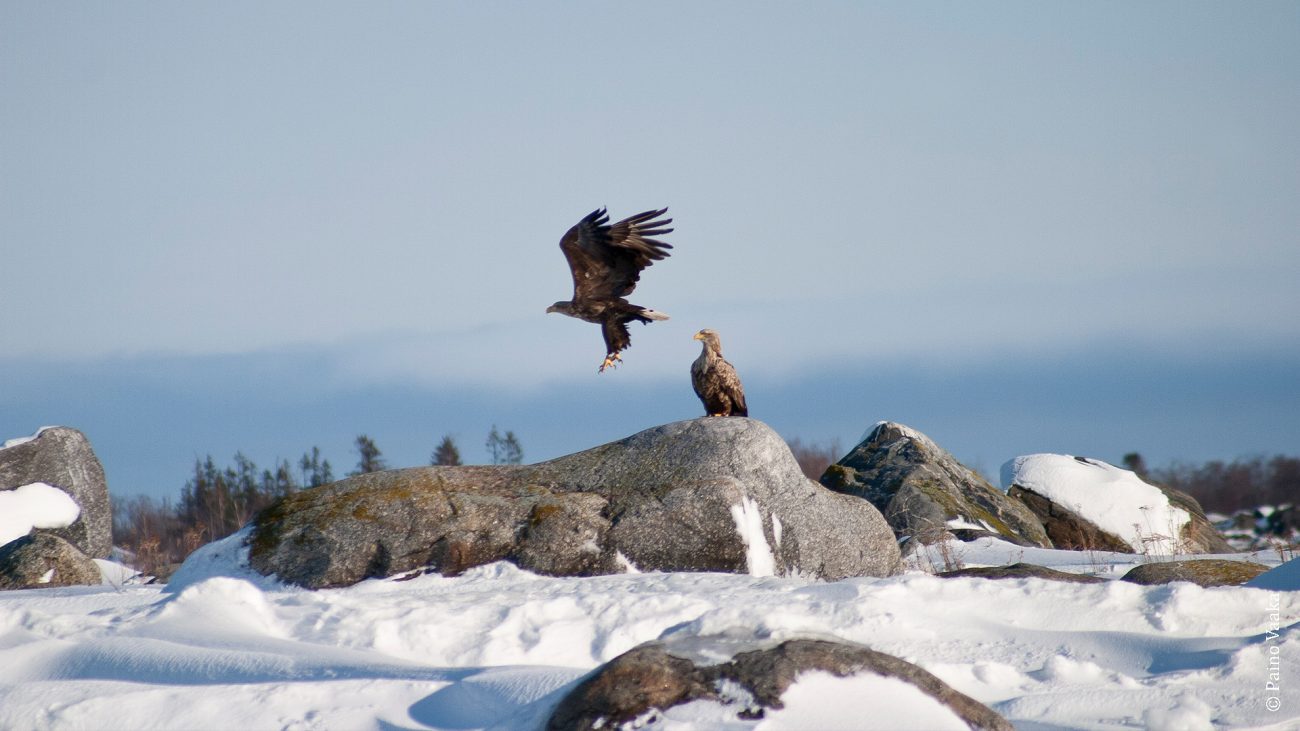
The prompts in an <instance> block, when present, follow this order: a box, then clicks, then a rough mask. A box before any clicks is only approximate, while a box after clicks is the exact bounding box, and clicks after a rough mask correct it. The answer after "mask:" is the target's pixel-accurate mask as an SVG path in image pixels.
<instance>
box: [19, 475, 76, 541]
mask: <svg viewBox="0 0 1300 731" xmlns="http://www.w3.org/2000/svg"><path fill="white" fill-rule="evenodd" d="M79 515H81V508H80V507H78V506H77V502H76V501H75V500H73V499H72V496H71V495H69V494H68V493H66V492H64V491H62V490H60V489H59V488H57V487H53V486H51V485H47V484H45V483H44V482H33V483H31V484H30V485H23V486H21V487H18V488H15V489H13V490H0V546H3V545H4V544H6V543H9V542H10V541H16V540H18V539H19V538H22V537H23V536H25V535H27V534H28V533H31V532H32V528H64V527H67V526H69V525H72V524H73V523H74V522H76V520H77V517H78V516H79Z"/></svg>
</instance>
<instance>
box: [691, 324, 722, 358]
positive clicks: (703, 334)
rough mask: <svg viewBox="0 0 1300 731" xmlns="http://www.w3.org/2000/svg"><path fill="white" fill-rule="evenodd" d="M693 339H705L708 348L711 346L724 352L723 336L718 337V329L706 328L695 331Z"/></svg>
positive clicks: (705, 345)
mask: <svg viewBox="0 0 1300 731" xmlns="http://www.w3.org/2000/svg"><path fill="white" fill-rule="evenodd" d="M692 339H694V340H700V341H703V342H704V347H706V348H711V349H713V350H714V351H716V352H719V353H721V352H722V338H720V337H718V332H717V331H716V330H710V329H708V328H705V329H703V330H701V331H699V332H697V333H695V335H694V336H693V338H692Z"/></svg>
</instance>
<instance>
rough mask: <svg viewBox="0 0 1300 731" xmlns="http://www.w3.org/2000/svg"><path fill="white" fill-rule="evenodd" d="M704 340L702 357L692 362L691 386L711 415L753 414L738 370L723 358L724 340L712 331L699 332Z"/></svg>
mask: <svg viewBox="0 0 1300 731" xmlns="http://www.w3.org/2000/svg"><path fill="white" fill-rule="evenodd" d="M695 339H696V340H699V341H702V342H703V343H704V350H703V351H702V352H701V353H700V357H698V358H696V359H695V362H694V363H692V364H691V385H692V386H694V387H695V395H696V396H699V397H700V402H701V403H703V404H704V413H705V415H707V416H749V407H748V406H746V405H745V389H744V388H743V387H742V386H741V385H740V376H738V375H736V369H735V368H733V367H732V365H731V364H730V363H728V362H727V361H726V359H725V358H723V357H722V340H721V339H720V338H719V337H718V334H717V333H716V332H714V331H712V330H701V331H699V332H698V333H695Z"/></svg>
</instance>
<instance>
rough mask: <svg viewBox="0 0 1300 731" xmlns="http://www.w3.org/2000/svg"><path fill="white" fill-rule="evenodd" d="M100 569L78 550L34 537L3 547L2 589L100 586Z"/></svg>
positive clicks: (41, 535)
mask: <svg viewBox="0 0 1300 731" xmlns="http://www.w3.org/2000/svg"><path fill="white" fill-rule="evenodd" d="M100 576H101V574H100V571H99V566H98V565H96V564H95V562H94V561H92V560H91V559H90V558H88V557H87V556H86V554H84V553H82V552H81V551H79V550H77V548H76V546H73V545H72V544H71V543H68V542H67V541H65V540H63V539H62V538H59V537H58V536H54V535H50V534H48V533H32V534H30V535H26V536H23V537H22V538H19V539H18V540H16V541H10V542H9V543H6V544H5V545H3V546H0V589H39V588H46V587H51V586H81V585H95V584H99V583H100Z"/></svg>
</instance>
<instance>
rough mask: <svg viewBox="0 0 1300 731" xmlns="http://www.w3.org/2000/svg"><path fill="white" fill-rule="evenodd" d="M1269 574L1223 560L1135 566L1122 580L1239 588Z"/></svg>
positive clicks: (1256, 567) (1246, 563) (1258, 567)
mask: <svg viewBox="0 0 1300 731" xmlns="http://www.w3.org/2000/svg"><path fill="white" fill-rule="evenodd" d="M1265 571H1268V567H1267V566H1264V565H1263V564H1257V563H1251V562H1249V561H1233V560H1231V559H1223V558H1194V559H1187V560H1184V561H1156V562H1153V563H1147V564H1142V565H1141V566H1134V567H1133V568H1132V569H1131V570H1130V571H1129V572H1128V573H1127V574H1124V577H1123V579H1122V580H1123V581H1129V582H1132V583H1134V584H1147V585H1150V584H1168V583H1171V582H1174V581H1190V582H1192V583H1193V584H1197V585H1199V586H1206V587H1209V586H1238V585H1241V584H1244V583H1246V582H1247V581H1250V580H1251V579H1253V578H1255V577H1256V576H1259V575H1260V574H1262V573H1264V572H1265Z"/></svg>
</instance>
